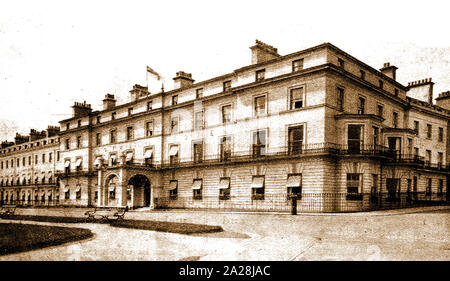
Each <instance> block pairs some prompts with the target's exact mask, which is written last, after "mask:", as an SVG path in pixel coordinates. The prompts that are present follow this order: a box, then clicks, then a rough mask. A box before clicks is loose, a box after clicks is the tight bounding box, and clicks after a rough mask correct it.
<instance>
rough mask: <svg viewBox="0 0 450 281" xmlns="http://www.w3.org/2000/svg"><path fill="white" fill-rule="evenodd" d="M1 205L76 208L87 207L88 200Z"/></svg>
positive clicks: (33, 201) (13, 202)
mask: <svg viewBox="0 0 450 281" xmlns="http://www.w3.org/2000/svg"><path fill="white" fill-rule="evenodd" d="M3 205H16V206H18V207H23V208H26V207H65V206H67V207H77V206H88V200H86V199H73V200H64V199H52V200H48V198H46V199H45V200H39V199H38V200H16V199H14V200H0V206H3Z"/></svg>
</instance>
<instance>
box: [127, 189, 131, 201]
mask: <svg viewBox="0 0 450 281" xmlns="http://www.w3.org/2000/svg"><path fill="white" fill-rule="evenodd" d="M127 200H128V201H130V200H131V188H127Z"/></svg>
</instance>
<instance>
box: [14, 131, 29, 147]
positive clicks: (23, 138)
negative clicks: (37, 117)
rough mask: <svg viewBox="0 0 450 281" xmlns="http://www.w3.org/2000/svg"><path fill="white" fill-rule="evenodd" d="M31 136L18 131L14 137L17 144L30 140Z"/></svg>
mask: <svg viewBox="0 0 450 281" xmlns="http://www.w3.org/2000/svg"><path fill="white" fill-rule="evenodd" d="M28 139H29V136H22V135H21V134H19V133H16V137H15V138H14V142H15V144H21V143H24V142H28Z"/></svg>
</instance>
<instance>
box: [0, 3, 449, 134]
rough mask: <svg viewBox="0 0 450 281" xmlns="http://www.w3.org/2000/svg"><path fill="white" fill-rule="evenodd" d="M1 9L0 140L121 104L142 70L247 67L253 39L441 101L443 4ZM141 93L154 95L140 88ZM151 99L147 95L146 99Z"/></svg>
mask: <svg viewBox="0 0 450 281" xmlns="http://www.w3.org/2000/svg"><path fill="white" fill-rule="evenodd" d="M2 4H3V5H2V7H1V9H0V94H1V103H0V106H1V108H0V109H1V110H0V140H5V139H6V138H7V139H8V140H13V137H14V135H15V132H19V133H22V134H28V133H29V130H30V128H35V129H38V130H43V129H45V128H47V125H58V121H59V120H62V119H64V118H69V117H71V113H72V109H71V108H70V107H71V106H72V105H73V102H74V101H86V102H87V103H90V104H92V107H93V108H94V110H98V109H101V104H102V99H103V97H104V95H105V94H106V93H112V94H115V95H116V97H117V98H118V102H119V103H124V102H127V101H128V97H129V92H128V91H129V90H130V89H131V88H132V86H133V85H134V84H142V85H145V83H146V72H145V67H146V65H149V66H150V67H152V68H153V69H154V70H156V71H158V72H159V73H160V74H162V76H163V77H164V78H165V89H166V90H170V89H172V88H173V80H172V78H173V77H174V76H175V73H176V72H177V71H179V70H183V71H186V72H189V73H192V75H193V78H194V79H195V80H196V81H197V82H198V81H202V80H205V79H208V78H212V77H215V76H218V75H221V74H225V73H228V72H231V71H233V70H234V69H236V68H239V67H242V66H245V65H248V64H250V49H249V47H250V46H251V45H253V44H254V41H255V39H259V40H261V41H263V42H265V43H268V44H270V45H273V46H275V47H276V48H278V52H279V53H280V54H281V55H285V54H288V53H292V52H296V51H299V50H301V49H304V48H308V47H312V46H315V45H318V44H321V43H323V42H330V43H332V44H334V45H336V46H337V47H339V48H341V49H342V50H344V51H346V52H348V53H349V54H351V55H353V56H355V57H356V58H358V59H360V60H362V61H363V62H365V63H367V64H369V65H370V66H372V67H374V68H376V69H379V68H381V67H382V65H383V63H384V62H388V61H389V62H391V64H393V65H396V66H397V67H398V68H399V70H398V71H397V80H398V81H399V82H400V83H403V84H404V85H406V84H407V83H408V82H410V81H414V80H419V79H423V78H428V77H432V78H433V82H435V83H436V84H435V88H434V96H435V97H436V96H437V95H438V94H439V93H440V92H443V91H447V90H450V75H449V74H450V62H449V61H450V36H449V31H448V30H449V27H450V23H449V21H448V17H447V13H448V11H449V7H448V6H450V5H447V4H446V3H445V1H434V0H428V1H385V0H381V1H380V0H379V1H307V2H305V1H282V0H277V1H274V0H272V1H263V0H258V1H248V0H246V1H243V0H240V1H234V0H228V1H220V2H219V1H195V0H192V1H158V2H153V1H131V0H127V1H117V2H116V1H80V0H77V1H43V0H40V1H17V0H16V1H9V2H8V3H5V2H3V3H2ZM150 82H151V85H152V86H153V87H151V90H152V89H154V88H155V87H156V88H158V89H159V88H160V85H159V84H155V83H152V82H153V81H150ZM154 91H155V90H154Z"/></svg>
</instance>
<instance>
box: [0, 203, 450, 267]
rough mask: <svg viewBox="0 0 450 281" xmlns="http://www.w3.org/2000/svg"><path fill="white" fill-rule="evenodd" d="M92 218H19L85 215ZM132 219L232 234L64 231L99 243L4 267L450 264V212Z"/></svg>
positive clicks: (42, 253)
mask: <svg viewBox="0 0 450 281" xmlns="http://www.w3.org/2000/svg"><path fill="white" fill-rule="evenodd" d="M84 211H85V210H83V209H48V210H45V209H41V210H38V209H35V210H33V209H21V210H19V213H21V214H30V213H35V214H40V215H65V216H69V215H70V216H82V214H83V212H84ZM126 218H128V219H151V220H165V221H175V222H191V223H202V224H211V225H221V226H222V227H223V228H224V229H225V232H224V233H216V234H207V235H195V236H193V235H181V234H171V233H160V232H154V231H146V230H133V229H123V228H114V227H111V226H109V225H103V224H57V225H64V226H69V227H70V226H74V227H85V228H89V229H91V230H92V231H93V232H94V233H95V237H93V238H91V239H89V240H84V241H79V242H73V243H69V244H65V245H61V246H55V247H51V248H45V249H40V250H35V251H30V252H25V253H18V254H12V255H7V256H0V260H450V235H449V234H450V207H427V208H421V209H418V208H416V209H405V210H391V211H378V212H368V213H351V214H299V215H297V216H291V215H286V214H257V213H219V212H206V211H158V212H157V211H145V210H143V211H142V210H141V211H139V210H136V211H132V212H129V213H127V214H126ZM27 223H35V224H49V225H51V224H52V223H37V222H27Z"/></svg>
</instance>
